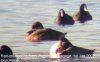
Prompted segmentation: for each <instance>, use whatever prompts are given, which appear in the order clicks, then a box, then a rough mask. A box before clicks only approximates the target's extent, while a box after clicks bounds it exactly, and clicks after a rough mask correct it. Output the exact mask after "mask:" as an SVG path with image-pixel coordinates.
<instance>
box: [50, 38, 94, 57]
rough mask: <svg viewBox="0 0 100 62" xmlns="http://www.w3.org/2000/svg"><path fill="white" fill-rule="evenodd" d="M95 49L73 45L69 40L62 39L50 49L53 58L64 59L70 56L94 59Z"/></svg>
mask: <svg viewBox="0 0 100 62" xmlns="http://www.w3.org/2000/svg"><path fill="white" fill-rule="evenodd" d="M94 51H95V49H87V48H83V47H79V46H75V45H73V44H72V43H71V42H70V41H69V40H68V39H67V38H65V37H61V38H60V39H59V41H58V42H56V43H55V44H53V45H52V46H51V48H50V52H49V53H50V57H51V58H64V57H63V56H65V55H66V56H69V57H71V58H75V57H77V58H80V57H81V56H84V57H92V56H93V53H94Z"/></svg>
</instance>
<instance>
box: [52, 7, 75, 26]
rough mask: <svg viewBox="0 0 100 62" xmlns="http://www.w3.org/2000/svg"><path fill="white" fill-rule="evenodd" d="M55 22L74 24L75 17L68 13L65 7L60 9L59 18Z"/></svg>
mask: <svg viewBox="0 0 100 62" xmlns="http://www.w3.org/2000/svg"><path fill="white" fill-rule="evenodd" d="M54 23H55V24H58V25H63V26H64V25H73V24H74V20H73V18H72V17H71V16H70V15H68V14H66V13H65V11H64V9H60V10H59V13H58V16H57V18H56V19H55V21H54Z"/></svg>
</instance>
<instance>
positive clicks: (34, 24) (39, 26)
mask: <svg viewBox="0 0 100 62" xmlns="http://www.w3.org/2000/svg"><path fill="white" fill-rule="evenodd" d="M42 28H44V27H43V25H42V23H40V22H34V23H33V24H32V29H42Z"/></svg>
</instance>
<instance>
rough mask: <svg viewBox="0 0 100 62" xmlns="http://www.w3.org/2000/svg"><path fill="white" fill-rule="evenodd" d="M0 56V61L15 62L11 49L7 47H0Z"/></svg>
mask: <svg viewBox="0 0 100 62" xmlns="http://www.w3.org/2000/svg"><path fill="white" fill-rule="evenodd" d="M0 55H1V56H0V59H1V60H13V61H14V62H16V57H15V55H14V54H13V51H12V49H11V48H10V47H9V46H7V45H0ZM5 56H6V57H5Z"/></svg>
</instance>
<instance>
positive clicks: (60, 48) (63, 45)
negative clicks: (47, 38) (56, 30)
mask: <svg viewBox="0 0 100 62" xmlns="http://www.w3.org/2000/svg"><path fill="white" fill-rule="evenodd" d="M71 45H72V44H71V42H69V40H68V39H67V38H65V37H60V38H59V40H58V42H56V43H54V44H53V45H52V46H51V48H50V51H49V53H50V58H61V55H64V54H63V53H64V52H65V51H64V50H66V51H67V50H69V49H70V48H69V46H71Z"/></svg>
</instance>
